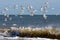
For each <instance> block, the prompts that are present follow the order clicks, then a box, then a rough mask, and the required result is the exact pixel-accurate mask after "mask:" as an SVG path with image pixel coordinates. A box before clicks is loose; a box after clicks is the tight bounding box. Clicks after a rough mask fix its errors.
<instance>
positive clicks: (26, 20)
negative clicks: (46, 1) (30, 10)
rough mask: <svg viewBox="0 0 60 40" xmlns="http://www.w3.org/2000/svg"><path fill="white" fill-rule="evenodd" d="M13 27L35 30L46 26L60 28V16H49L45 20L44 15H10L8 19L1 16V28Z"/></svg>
mask: <svg viewBox="0 0 60 40" xmlns="http://www.w3.org/2000/svg"><path fill="white" fill-rule="evenodd" d="M5 19H7V20H5ZM14 24H15V25H14ZM13 26H15V27H33V28H34V27H39V28H40V27H46V26H52V27H60V15H57V16H56V15H47V19H44V18H43V16H42V15H34V16H30V15H9V16H8V17H7V16H4V15H0V28H10V27H13Z"/></svg>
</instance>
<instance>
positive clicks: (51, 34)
mask: <svg viewBox="0 0 60 40" xmlns="http://www.w3.org/2000/svg"><path fill="white" fill-rule="evenodd" d="M5 31H7V32H8V33H10V32H12V31H15V32H19V33H20V36H19V37H30V38H32V37H35V38H37V37H40V38H51V39H60V31H59V30H56V29H53V28H52V29H44V28H43V29H41V28H33V29H32V28H15V27H12V28H9V29H7V28H0V32H2V33H3V32H5Z"/></svg>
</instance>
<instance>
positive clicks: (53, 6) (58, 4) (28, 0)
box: [0, 0, 60, 15]
mask: <svg viewBox="0 0 60 40" xmlns="http://www.w3.org/2000/svg"><path fill="white" fill-rule="evenodd" d="M45 2H46V0H0V12H1V11H3V9H4V8H5V7H7V8H8V11H4V12H5V13H8V14H19V13H21V12H20V6H21V5H22V6H24V7H25V11H24V13H23V15H27V14H30V13H29V12H28V11H27V9H26V8H27V5H29V4H30V5H32V7H33V9H36V10H37V11H36V13H35V14H36V15H41V14H42V13H43V12H41V11H40V10H39V9H40V8H41V6H44V3H45ZM48 2H49V4H48V12H47V13H46V14H48V15H54V14H60V0H48ZM14 5H18V9H17V10H14V9H13V6H14ZM0 14H1V13H0Z"/></svg>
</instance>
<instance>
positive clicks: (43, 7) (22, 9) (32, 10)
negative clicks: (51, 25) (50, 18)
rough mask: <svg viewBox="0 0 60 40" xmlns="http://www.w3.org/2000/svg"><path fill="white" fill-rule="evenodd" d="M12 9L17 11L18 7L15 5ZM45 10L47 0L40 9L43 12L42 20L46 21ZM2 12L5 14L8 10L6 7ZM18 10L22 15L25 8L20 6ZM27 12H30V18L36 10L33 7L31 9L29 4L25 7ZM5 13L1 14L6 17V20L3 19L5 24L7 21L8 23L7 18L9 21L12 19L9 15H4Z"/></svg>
mask: <svg viewBox="0 0 60 40" xmlns="http://www.w3.org/2000/svg"><path fill="white" fill-rule="evenodd" d="M13 9H14V10H17V9H18V5H15V6H14V7H13ZM47 9H48V0H47V1H46V2H45V5H44V6H42V7H41V9H40V10H41V11H42V12H43V18H44V19H45V20H46V19H47V16H46V12H47ZM3 10H4V11H5V12H7V11H8V10H9V9H8V7H5V8H4V9H3ZM20 10H21V14H22V13H24V11H25V7H24V6H22V5H21V7H20ZM27 10H28V12H30V16H34V14H35V13H36V11H37V10H36V9H33V7H32V6H31V5H30V4H29V5H28V6H27ZM5 12H1V13H2V14H3V15H4V16H6V17H7V18H5V20H4V21H5V22H7V21H8V18H9V20H12V17H9V14H7V13H5ZM15 16H16V15H15ZM3 25H6V24H5V23H3ZM13 25H14V24H13Z"/></svg>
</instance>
